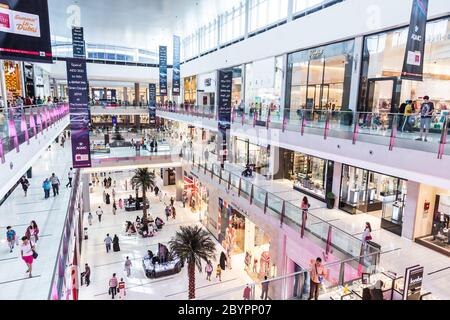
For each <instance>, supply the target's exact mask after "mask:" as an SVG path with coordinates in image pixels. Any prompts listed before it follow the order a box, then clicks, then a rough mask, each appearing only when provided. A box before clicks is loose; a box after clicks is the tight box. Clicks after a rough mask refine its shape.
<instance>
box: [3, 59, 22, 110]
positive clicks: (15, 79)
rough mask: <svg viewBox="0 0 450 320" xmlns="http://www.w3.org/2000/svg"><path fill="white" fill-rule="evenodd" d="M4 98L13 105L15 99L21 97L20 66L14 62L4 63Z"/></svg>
mask: <svg viewBox="0 0 450 320" xmlns="http://www.w3.org/2000/svg"><path fill="white" fill-rule="evenodd" d="M3 64H4V68H5V73H4V76H5V85H6V95H7V96H6V97H7V99H8V101H10V102H11V103H13V102H14V101H15V99H16V98H17V97H19V96H21V95H22V80H21V70H20V64H19V63H18V62H15V61H4V62H3Z"/></svg>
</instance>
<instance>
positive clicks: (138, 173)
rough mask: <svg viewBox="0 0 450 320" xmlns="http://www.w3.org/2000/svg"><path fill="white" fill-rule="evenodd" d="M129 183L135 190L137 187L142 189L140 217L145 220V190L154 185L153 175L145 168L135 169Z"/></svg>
mask: <svg viewBox="0 0 450 320" xmlns="http://www.w3.org/2000/svg"><path fill="white" fill-rule="evenodd" d="M131 184H132V185H133V188H135V189H136V192H137V190H138V189H139V188H141V189H142V207H143V216H142V219H143V220H144V221H147V190H148V189H149V188H151V187H153V186H154V185H155V175H154V173H153V172H150V171H148V169H147V168H144V169H136V170H135V171H134V176H133V178H131ZM136 201H137V196H136Z"/></svg>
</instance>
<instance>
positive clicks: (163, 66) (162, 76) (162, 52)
mask: <svg viewBox="0 0 450 320" xmlns="http://www.w3.org/2000/svg"><path fill="white" fill-rule="evenodd" d="M159 95H160V96H163V97H165V96H167V47H165V46H159Z"/></svg>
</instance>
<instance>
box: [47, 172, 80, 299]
mask: <svg viewBox="0 0 450 320" xmlns="http://www.w3.org/2000/svg"><path fill="white" fill-rule="evenodd" d="M80 182H81V173H80V171H79V170H75V173H74V180H73V188H72V189H71V193H70V197H69V203H68V206H67V211H66V217H65V219H64V226H63V229H62V231H61V238H60V240H59V246H58V251H57V256H56V261H55V266H54V267H53V276H52V280H51V282H50V291H49V294H48V300H52V292H53V284H54V283H55V280H56V276H57V272H58V266H59V258H60V256H59V255H60V253H61V252H62V248H63V241H64V239H65V237H64V234H65V232H66V228H67V227H68V220H69V217H70V215H71V214H73V212H74V210H75V200H76V196H77V195H78V192H79V187H80ZM59 289H60V288H57V290H59Z"/></svg>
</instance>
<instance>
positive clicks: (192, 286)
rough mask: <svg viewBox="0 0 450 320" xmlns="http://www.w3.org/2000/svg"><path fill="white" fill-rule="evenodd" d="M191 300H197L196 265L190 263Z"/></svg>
mask: <svg viewBox="0 0 450 320" xmlns="http://www.w3.org/2000/svg"><path fill="white" fill-rule="evenodd" d="M188 277H189V300H192V299H195V264H194V263H188Z"/></svg>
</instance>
